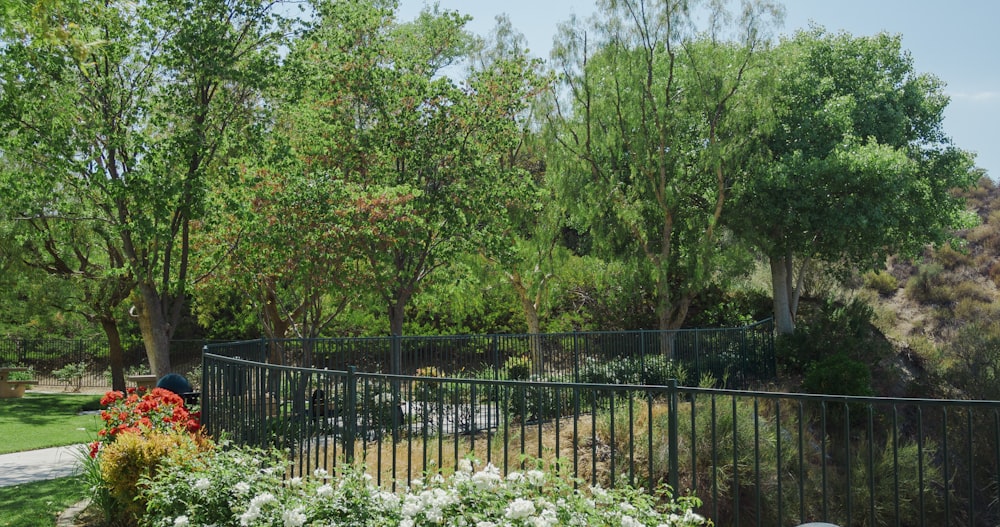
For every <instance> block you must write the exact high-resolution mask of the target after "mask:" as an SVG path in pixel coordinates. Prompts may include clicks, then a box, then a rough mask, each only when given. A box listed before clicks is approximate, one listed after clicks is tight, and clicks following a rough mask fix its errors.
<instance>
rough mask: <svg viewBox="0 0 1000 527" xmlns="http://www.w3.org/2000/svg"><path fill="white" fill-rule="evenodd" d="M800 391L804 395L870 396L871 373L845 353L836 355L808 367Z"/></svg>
mask: <svg viewBox="0 0 1000 527" xmlns="http://www.w3.org/2000/svg"><path fill="white" fill-rule="evenodd" d="M802 389H803V390H805V391H806V393H818V394H829V395H864V396H870V395H872V393H873V392H872V372H871V370H870V369H869V368H868V366H867V365H865V364H864V363H862V362H860V361H856V360H854V359H851V358H850V357H848V356H847V354H846V353H837V354H835V355H832V356H830V357H827V358H825V359H823V360H820V361H817V362H814V363H813V364H811V365H810V366H809V368H808V370H807V371H806V376H805V379H803V381H802Z"/></svg>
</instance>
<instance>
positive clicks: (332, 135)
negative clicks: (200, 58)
mask: <svg viewBox="0 0 1000 527" xmlns="http://www.w3.org/2000/svg"><path fill="white" fill-rule="evenodd" d="M314 8H315V11H316V13H317V14H318V20H317V22H316V24H315V25H314V26H313V27H312V28H311V30H310V31H309V32H308V33H307V34H306V36H305V37H304V38H303V39H302V41H301V42H300V43H299V45H297V46H296V47H295V49H294V50H293V51H292V58H291V60H292V61H293V62H294V64H295V68H298V69H297V70H295V71H296V73H294V74H296V75H301V76H302V77H303V78H305V79H308V82H307V83H306V85H305V87H304V88H303V93H302V99H301V102H300V104H298V105H297V106H296V109H295V112H294V113H295V115H297V119H296V122H295V123H293V124H292V125H291V127H292V130H291V132H290V133H291V135H292V137H293V142H292V146H293V148H295V149H296V151H297V153H298V155H300V156H301V157H302V159H303V160H304V162H305V163H306V164H307V165H315V166H317V167H323V169H324V170H326V171H327V172H328V174H329V176H328V177H329V179H330V180H331V181H336V182H337V185H339V186H340V188H343V189H344V191H345V192H346V193H347V196H349V197H348V200H349V202H350V203H351V204H352V207H350V208H349V209H348V210H350V214H349V215H348V216H347V217H345V218H344V220H345V221H346V222H348V224H350V225H351V230H352V232H353V235H354V236H355V240H356V241H355V243H354V246H353V250H354V251H356V253H355V254H357V255H358V258H359V259H361V260H364V261H366V262H367V263H368V266H369V267H370V269H371V271H372V276H373V277H374V278H373V280H372V282H371V288H372V290H373V291H375V292H376V293H377V294H378V295H379V296H380V297H381V299H382V301H383V302H384V303H385V305H386V307H387V313H388V318H389V327H390V333H391V334H392V335H401V334H402V330H403V324H404V320H405V315H406V306H407V303H408V302H409V301H410V299H411V298H412V297H413V295H414V294H415V293H417V291H418V290H419V288H420V286H421V284H422V282H423V281H424V280H425V279H427V277H428V276H431V275H432V274H434V273H435V271H437V270H439V269H440V268H441V267H442V266H444V265H445V264H447V263H449V260H450V259H452V257H453V256H455V255H457V254H460V253H463V252H476V251H477V250H479V249H480V248H481V247H484V246H489V245H490V244H492V243H496V241H497V240H498V239H500V238H498V234H499V232H500V230H501V229H502V227H503V225H502V221H500V220H502V219H503V218H504V217H505V210H504V207H505V205H506V204H507V203H508V202H510V201H511V200H516V199H518V198H517V195H518V194H519V193H521V192H523V189H524V186H525V185H524V180H525V175H524V174H523V172H522V171H519V170H511V169H508V168H507V167H505V166H504V164H503V163H502V159H501V158H502V156H503V154H504V153H505V152H507V151H508V150H509V149H510V147H511V145H512V144H514V143H515V142H516V141H517V140H518V138H519V132H520V130H519V128H518V126H517V122H516V120H515V119H513V118H512V117H513V116H516V115H518V114H520V113H521V112H522V111H523V109H524V108H525V105H526V102H527V100H528V97H529V96H530V95H531V94H532V93H533V92H534V91H536V90H537V82H536V79H535V77H534V75H533V72H532V69H531V67H530V66H531V62H530V61H529V60H528V59H527V57H524V56H522V55H516V56H512V57H507V58H504V59H502V60H499V61H497V62H494V63H492V64H491V65H490V67H488V68H484V69H479V68H474V69H473V70H472V71H471V72H470V73H469V74H468V76H467V77H466V78H465V79H464V80H463V81H462V82H461V83H459V82H458V81H456V80H453V79H452V78H451V77H449V76H447V75H445V73H446V68H447V67H449V66H457V65H458V64H459V62H460V61H461V60H463V59H464V58H466V56H467V53H468V51H469V44H470V42H471V40H470V36H469V35H468V33H467V32H466V31H465V30H464V25H465V23H466V21H467V18H466V17H464V16H461V15H459V14H457V13H454V12H440V11H438V10H426V11H424V12H422V13H421V14H420V16H419V17H418V18H417V19H416V20H415V21H413V22H408V23H397V22H396V21H395V20H394V13H395V9H396V2H394V1H386V0H371V1H359V2H350V3H344V2H329V1H319V2H316V3H315V5H314ZM400 360H401V356H400V350H399V349H398V347H396V349H394V353H393V361H392V362H393V363H392V369H393V371H399V368H400V365H401V362H400Z"/></svg>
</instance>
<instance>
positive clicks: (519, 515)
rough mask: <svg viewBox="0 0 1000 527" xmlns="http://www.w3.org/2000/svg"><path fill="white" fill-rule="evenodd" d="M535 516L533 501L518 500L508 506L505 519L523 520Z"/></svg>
mask: <svg viewBox="0 0 1000 527" xmlns="http://www.w3.org/2000/svg"><path fill="white" fill-rule="evenodd" d="M534 514H535V504H534V503H532V501H531V500H526V499H524V498H517V499H516V500H514V501H512V502H511V504H510V505H508V506H507V510H506V511H504V517H505V518H508V519H511V520H523V519H525V518H528V517H530V516H532V515H534Z"/></svg>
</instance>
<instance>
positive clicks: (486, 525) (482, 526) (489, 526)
mask: <svg viewBox="0 0 1000 527" xmlns="http://www.w3.org/2000/svg"><path fill="white" fill-rule="evenodd" d="M476 527H497V524H495V523H493V522H476Z"/></svg>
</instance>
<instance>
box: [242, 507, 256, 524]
mask: <svg viewBox="0 0 1000 527" xmlns="http://www.w3.org/2000/svg"><path fill="white" fill-rule="evenodd" d="M257 518H260V509H258V508H256V507H251V508H249V509H247V511H246V512H244V513H243V514H240V525H243V526H244V527H246V526H247V525H250V524H252V523H253V522H255V521H257Z"/></svg>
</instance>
